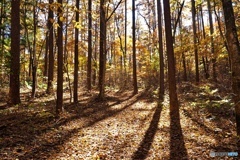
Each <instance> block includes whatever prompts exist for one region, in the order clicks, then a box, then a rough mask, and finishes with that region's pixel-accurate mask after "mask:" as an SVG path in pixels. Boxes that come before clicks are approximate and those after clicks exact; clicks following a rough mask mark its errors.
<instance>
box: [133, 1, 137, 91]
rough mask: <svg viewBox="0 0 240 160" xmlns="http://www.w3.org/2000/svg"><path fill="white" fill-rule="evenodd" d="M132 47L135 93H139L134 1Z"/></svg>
mask: <svg viewBox="0 0 240 160" xmlns="http://www.w3.org/2000/svg"><path fill="white" fill-rule="evenodd" d="M132 36H133V40H132V45H133V55H132V57H133V87H134V90H133V93H134V94H137V93H138V85H137V60H136V24H135V0H133V1H132Z"/></svg>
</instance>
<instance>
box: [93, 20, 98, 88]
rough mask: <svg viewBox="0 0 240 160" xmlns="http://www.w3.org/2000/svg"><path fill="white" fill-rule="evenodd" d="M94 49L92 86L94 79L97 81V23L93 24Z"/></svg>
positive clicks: (94, 82) (94, 83)
mask: <svg viewBox="0 0 240 160" xmlns="http://www.w3.org/2000/svg"><path fill="white" fill-rule="evenodd" d="M94 28H95V46H94V47H95V48H94V63H93V66H94V68H93V86H95V85H96V79H97V67H98V66H97V51H98V50H97V49H98V43H97V42H98V27H97V23H96V24H95V27H94Z"/></svg>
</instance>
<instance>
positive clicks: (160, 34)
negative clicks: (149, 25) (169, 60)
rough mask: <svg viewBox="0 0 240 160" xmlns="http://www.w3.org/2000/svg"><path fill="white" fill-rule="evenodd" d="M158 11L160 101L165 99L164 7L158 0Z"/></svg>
mask: <svg viewBox="0 0 240 160" xmlns="http://www.w3.org/2000/svg"><path fill="white" fill-rule="evenodd" d="M157 11H158V38H159V40H158V47H159V48H158V52H159V64H160V66H159V67H160V77H159V86H160V88H159V100H160V101H163V99H164V59H163V38H162V37H163V35H162V6H161V0H157Z"/></svg>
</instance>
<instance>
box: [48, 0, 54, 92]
mask: <svg viewBox="0 0 240 160" xmlns="http://www.w3.org/2000/svg"><path fill="white" fill-rule="evenodd" d="M49 4H50V5H51V4H53V0H49ZM48 12H49V13H48V24H47V27H48V32H49V40H48V44H47V43H46V45H49V62H48V83H47V93H48V94H51V93H53V74H54V46H53V11H52V10H51V7H49V11H48Z"/></svg>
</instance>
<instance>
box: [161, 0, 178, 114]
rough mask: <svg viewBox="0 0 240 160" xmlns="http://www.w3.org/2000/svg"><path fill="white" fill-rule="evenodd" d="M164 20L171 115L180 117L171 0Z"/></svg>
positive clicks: (166, 5) (167, 4)
mask: <svg viewBox="0 0 240 160" xmlns="http://www.w3.org/2000/svg"><path fill="white" fill-rule="evenodd" d="M163 4H164V19H165V32H166V45H167V59H168V84H169V97H170V114H171V115H173V116H174V115H176V116H177V115H179V105H178V97H177V87H176V77H175V75H176V73H175V72H176V71H175V62H174V61H175V58H174V50H173V37H172V29H171V16H170V4H169V0H164V3H163Z"/></svg>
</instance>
